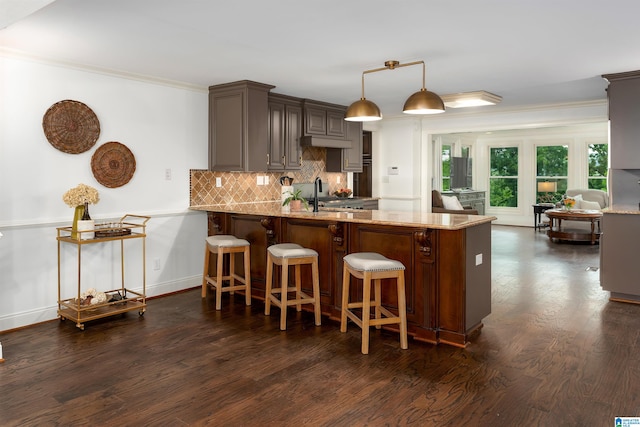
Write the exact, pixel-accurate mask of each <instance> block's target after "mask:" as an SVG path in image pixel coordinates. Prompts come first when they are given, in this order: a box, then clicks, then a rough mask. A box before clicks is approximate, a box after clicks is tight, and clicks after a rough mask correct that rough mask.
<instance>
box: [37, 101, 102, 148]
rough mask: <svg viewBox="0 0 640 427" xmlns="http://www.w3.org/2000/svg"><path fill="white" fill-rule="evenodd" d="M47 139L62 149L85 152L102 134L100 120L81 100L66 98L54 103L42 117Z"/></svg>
mask: <svg viewBox="0 0 640 427" xmlns="http://www.w3.org/2000/svg"><path fill="white" fill-rule="evenodd" d="M42 127H43V129H44V134H45V136H46V137H47V140H48V141H49V142H50V143H51V145H53V146H54V147H55V148H57V149H58V150H60V151H63V152H65V153H69V154H79V153H84V152H85V151H87V150H88V149H90V148H91V147H93V146H94V144H95V143H96V141H97V140H98V136H100V122H99V121H98V117H97V116H96V115H95V113H94V112H93V110H91V108H89V107H87V106H86V105H85V104H83V103H82V102H79V101H72V100H69V99H67V100H64V101H60V102H56V103H55V104H53V105H52V106H51V107H49V109H48V110H47V112H46V113H44V117H43V119H42Z"/></svg>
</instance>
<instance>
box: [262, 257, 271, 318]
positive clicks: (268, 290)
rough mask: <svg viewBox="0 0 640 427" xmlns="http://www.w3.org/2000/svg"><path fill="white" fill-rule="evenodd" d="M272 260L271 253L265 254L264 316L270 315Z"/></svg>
mask: <svg viewBox="0 0 640 427" xmlns="http://www.w3.org/2000/svg"><path fill="white" fill-rule="evenodd" d="M272 281H273V259H272V258H271V252H267V279H266V287H265V290H264V314H265V316H268V315H269V314H271V289H272V287H273V283H272Z"/></svg>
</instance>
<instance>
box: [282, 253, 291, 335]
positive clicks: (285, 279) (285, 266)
mask: <svg viewBox="0 0 640 427" xmlns="http://www.w3.org/2000/svg"><path fill="white" fill-rule="evenodd" d="M281 276H282V283H281V285H280V330H281V331H286V330H287V296H288V295H287V294H288V292H289V289H288V288H289V261H288V260H287V258H285V259H283V260H282V274H281Z"/></svg>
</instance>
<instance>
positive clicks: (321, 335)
mask: <svg viewBox="0 0 640 427" xmlns="http://www.w3.org/2000/svg"><path fill="white" fill-rule="evenodd" d="M598 250H599V248H598V246H597V245H595V246H591V245H581V244H557V243H550V242H549V239H548V238H547V237H546V235H545V234H544V233H543V232H534V231H533V230H532V229H531V228H519V227H505V226H494V227H493V252H492V253H493V307H492V314H491V315H490V316H488V317H487V318H486V319H485V322H484V324H485V326H484V328H483V329H482V332H481V334H480V335H479V336H478V337H477V338H476V339H475V340H474V341H473V342H472V343H471V344H470V345H469V346H468V347H467V348H466V349H460V348H454V347H450V346H446V345H441V346H434V345H430V344H425V343H419V342H415V341H412V340H410V341H409V350H400V348H399V342H398V337H397V335H395V334H393V333H390V332H386V331H382V332H381V331H372V336H371V345H370V354H369V355H367V356H365V355H362V354H361V353H360V333H359V329H358V328H357V327H355V326H353V325H351V326H350V327H349V330H348V332H347V333H346V334H342V333H340V331H339V325H338V323H335V322H332V321H329V320H327V319H325V318H323V325H322V326H321V327H315V326H314V325H313V316H312V313H307V312H303V313H302V314H299V313H295V312H293V311H292V314H291V316H289V322H288V330H287V331H286V332H281V331H280V330H279V329H278V321H279V318H278V313H279V311H278V309H274V310H275V311H273V312H272V315H271V317H265V316H264V314H263V309H264V304H263V303H262V302H261V301H254V303H253V305H252V306H251V307H246V306H245V305H244V302H243V299H242V297H240V296H238V295H236V296H228V295H226V296H225V297H224V298H225V299H224V301H223V307H222V311H220V312H216V311H215V305H214V303H215V301H214V298H213V296H212V294H211V293H210V294H209V296H208V298H207V299H206V300H202V299H201V298H200V290H199V289H195V290H191V291H187V292H183V293H179V294H175V295H171V296H168V297H163V298H157V299H153V300H150V301H149V307H148V310H147V313H146V314H145V315H144V316H143V317H138V314H137V313H136V312H132V313H128V314H126V315H122V316H117V317H114V318H112V319H109V320H103V321H96V322H92V323H88V324H87V326H86V329H85V331H80V330H78V329H77V328H76V327H75V326H74V324H73V322H69V321H66V322H60V321H57V320H56V321H53V322H46V323H43V324H38V325H34V326H31V327H28V328H24V329H22V330H17V331H9V332H4V333H0V341H2V345H3V349H4V357H5V359H6V362H5V363H3V364H0V425H3V426H103V425H107V426H111V425H113V426H140V425H144V426H147V425H149V426H183V425H184V426H187V425H215V426H289V425H291V426H299V425H313V426H316V425H326V426H363V425H367V426H381V425H417V426H445V425H467V426H552V425H554V426H555V425H564V426H613V425H614V422H613V420H614V417H615V416H640V352H639V351H638V348H639V347H638V331H640V306H638V305H632V304H625V303H616V302H609V301H608V293H606V292H604V291H603V290H602V289H601V288H600V285H599V272H598V271H593V270H592V269H591V268H595V269H596V270H597V268H598V266H599V255H598Z"/></svg>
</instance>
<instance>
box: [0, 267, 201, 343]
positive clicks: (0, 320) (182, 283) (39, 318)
mask: <svg viewBox="0 0 640 427" xmlns="http://www.w3.org/2000/svg"><path fill="white" fill-rule="evenodd" d="M201 284H202V276H200V275H198V276H191V277H184V278H181V279H179V280H173V281H170V282H163V283H156V284H153V285H149V286H147V297H156V296H160V295H166V294H170V293H172V292H177V291H182V290H185V289H190V288H193V287H196V286H200V285H201ZM132 290H134V291H138V292H139V291H141V290H142V289H135V288H133V289H132ZM57 310H58V305H57V304H54V305H51V306H47V307H42V308H39V309H35V310H29V311H23V312H21V313H13V314H11V315H8V316H0V332H2V331H7V330H10V329H16V328H21V327H24V326H29V325H34V324H36V323H42V322H46V321H49V320H53V319H56V318H57V317H58V313H57Z"/></svg>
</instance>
